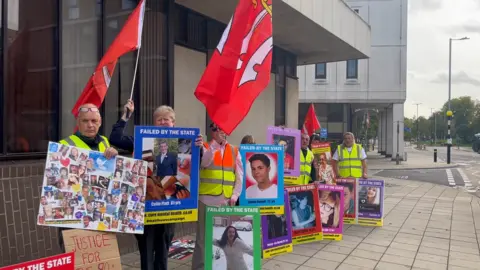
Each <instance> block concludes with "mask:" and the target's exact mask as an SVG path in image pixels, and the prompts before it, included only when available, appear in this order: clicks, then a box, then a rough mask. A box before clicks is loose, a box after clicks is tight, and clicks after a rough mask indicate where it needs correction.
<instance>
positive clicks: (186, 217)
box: [145, 209, 198, 225]
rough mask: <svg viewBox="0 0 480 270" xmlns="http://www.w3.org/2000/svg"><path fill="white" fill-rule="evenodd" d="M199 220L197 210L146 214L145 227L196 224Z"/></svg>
mask: <svg viewBox="0 0 480 270" xmlns="http://www.w3.org/2000/svg"><path fill="white" fill-rule="evenodd" d="M197 220H198V210H197V209H186V210H171V211H157V212H147V213H145V225H153V224H168V223H180V222H194V221H197Z"/></svg>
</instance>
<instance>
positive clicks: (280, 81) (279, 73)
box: [274, 48, 287, 126]
mask: <svg viewBox="0 0 480 270" xmlns="http://www.w3.org/2000/svg"><path fill="white" fill-rule="evenodd" d="M275 51H276V53H275V54H274V57H275V63H276V65H275V66H276V75H275V125H276V126H279V125H285V122H286V111H287V109H286V95H287V93H286V79H287V78H286V76H285V69H286V67H285V62H286V57H285V53H284V51H283V50H281V49H280V48H276V50H275V48H274V52H275Z"/></svg>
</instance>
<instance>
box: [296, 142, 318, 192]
mask: <svg viewBox="0 0 480 270" xmlns="http://www.w3.org/2000/svg"><path fill="white" fill-rule="evenodd" d="M301 142H302V147H301V149H300V176H299V177H298V178H297V179H299V181H298V183H299V185H306V184H308V183H313V182H314V181H316V180H317V172H316V169H315V166H313V165H314V164H313V161H314V156H313V152H312V150H310V149H309V148H308V147H309V143H310V136H308V134H305V133H302V141H301Z"/></svg>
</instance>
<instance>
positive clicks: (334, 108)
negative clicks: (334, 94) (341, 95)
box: [326, 103, 344, 123]
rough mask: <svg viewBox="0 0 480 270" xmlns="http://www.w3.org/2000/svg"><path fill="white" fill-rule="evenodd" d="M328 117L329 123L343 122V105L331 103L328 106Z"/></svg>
mask: <svg viewBox="0 0 480 270" xmlns="http://www.w3.org/2000/svg"><path fill="white" fill-rule="evenodd" d="M326 105H327V110H328V115H327V119H328V122H329V123H330V122H343V115H344V113H343V112H344V111H343V104H340V103H330V104H326Z"/></svg>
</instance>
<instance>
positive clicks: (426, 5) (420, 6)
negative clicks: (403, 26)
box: [409, 0, 443, 12]
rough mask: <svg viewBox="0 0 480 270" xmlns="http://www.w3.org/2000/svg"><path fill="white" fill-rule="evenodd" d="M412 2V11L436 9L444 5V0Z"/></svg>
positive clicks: (418, 0) (417, 0) (415, 0)
mask: <svg viewBox="0 0 480 270" xmlns="http://www.w3.org/2000/svg"><path fill="white" fill-rule="evenodd" d="M409 2H410V11H411V12H417V11H436V10H439V9H441V8H442V7H443V0H413V1H409Z"/></svg>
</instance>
